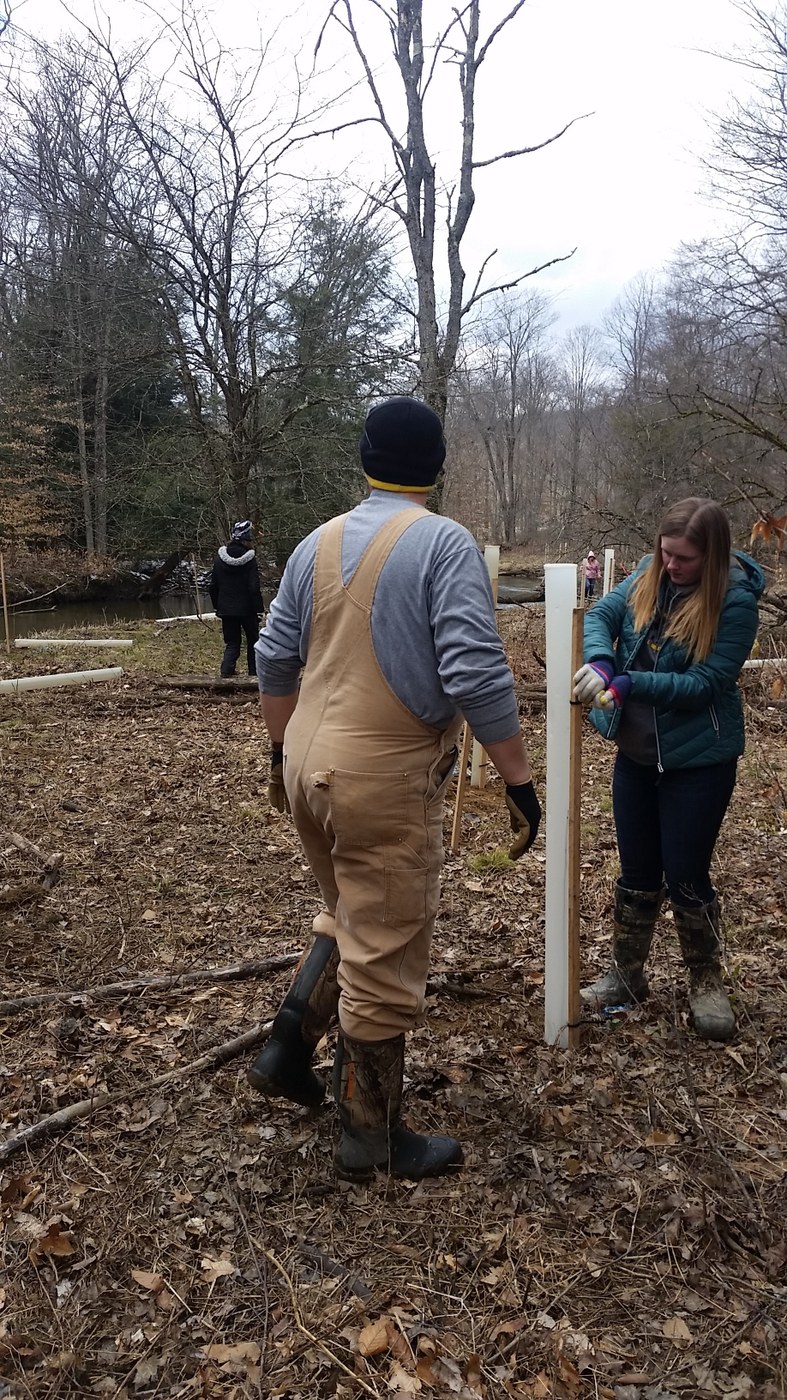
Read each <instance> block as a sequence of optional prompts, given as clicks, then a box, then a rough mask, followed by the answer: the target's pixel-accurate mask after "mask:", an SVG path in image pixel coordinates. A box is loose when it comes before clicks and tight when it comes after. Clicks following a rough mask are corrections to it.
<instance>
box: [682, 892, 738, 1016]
mask: <svg viewBox="0 0 787 1400" xmlns="http://www.w3.org/2000/svg"><path fill="white" fill-rule="evenodd" d="M672 907H673V911H674V914H675V926H676V928H677V930H678V938H679V940H680V951H681V953H682V954H683V961H684V963H685V964H686V969H687V971H688V974H689V1006H690V1007H691V1016H692V1021H693V1022H694V1029H695V1031H696V1032H697V1035H699V1036H701V1037H702V1039H703V1040H729V1039H730V1037H731V1036H733V1035H734V1034H735V1012H734V1011H733V1009H732V1007H731V1006H730V999H729V997H728V996H727V993H726V991H725V989H724V983H723V982H722V980H721V911H720V909H719V901H718V899H717V898H716V897H715V895H714V897H713V899H712V900H711V902H710V904H699V905H696V906H695V907H694V908H693V909H683V908H681V907H680V906H679V905H676V904H673V906H672Z"/></svg>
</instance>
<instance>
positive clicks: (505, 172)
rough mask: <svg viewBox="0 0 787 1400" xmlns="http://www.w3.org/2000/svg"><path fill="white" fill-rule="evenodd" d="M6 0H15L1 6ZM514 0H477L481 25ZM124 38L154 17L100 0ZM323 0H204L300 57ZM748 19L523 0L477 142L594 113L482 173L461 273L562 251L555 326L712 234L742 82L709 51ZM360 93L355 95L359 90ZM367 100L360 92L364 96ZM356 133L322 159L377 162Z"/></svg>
mask: <svg viewBox="0 0 787 1400" xmlns="http://www.w3.org/2000/svg"><path fill="white" fill-rule="evenodd" d="M13 3H14V0H12V4H13ZM510 3H511V0H483V3H482V26H483V29H484V31H487V30H488V29H489V27H490V26H491V24H493V23H494V22H495V21H496V20H497V19H498V18H500V17H501V16H502V15H503V14H504V13H506V11H507V10H508V9H509V8H510ZM102 8H103V11H104V12H105V13H106V14H107V15H109V16H110V17H111V20H112V23H113V28H114V32H115V34H116V35H117V36H118V37H119V38H122V39H123V40H126V41H128V40H130V39H132V38H134V37H137V36H139V37H141V36H143V35H145V34H147V33H150V28H151V19H150V15H149V14H148V15H147V16H146V15H145V13H144V11H143V10H141V9H139V8H138V7H137V4H136V3H135V0H105V3H104V5H103V7H102ZM327 8H328V0H300V3H298V0H289V2H288V0H265V3H264V4H261V5H255V4H254V3H249V0H221V3H220V4H216V3H215V0H204V3H203V9H204V10H205V11H206V12H207V13H209V14H213V16H214V20H213V23H214V27H215V29H216V31H217V32H218V33H219V35H220V37H221V39H222V41H223V42H225V43H227V44H230V45H249V46H251V45H253V43H254V41H255V37H256V33H257V31H258V29H259V30H261V31H262V32H263V33H264V34H270V33H271V30H272V28H273V27H274V25H275V24H277V23H278V24H279V32H278V40H277V42H278V43H279V44H280V45H281V46H284V47H286V48H288V50H289V51H290V52H292V53H294V52H295V51H296V50H298V49H300V55H301V58H300V62H301V67H304V66H308V60H310V58H311V52H312V49H313V35H314V33H315V32H316V29H317V28H318V27H319V24H320V22H321V20H322V18H323V17H324V15H325V13H326V11H327ZM69 9H70V10H71V12H72V14H75V15H82V16H85V17H90V16H91V15H92V13H93V5H92V3H91V2H90V0H71V3H70V4H69ZM355 9H356V11H357V13H358V16H359V20H360V21H362V22H364V23H366V24H367V25H368V26H369V27H368V30H367V31H366V32H367V34H368V38H369V43H370V46H371V50H372V53H373V57H374V59H375V60H376V64H377V68H378V71H379V72H380V73H381V74H382V75H384V72H385V65H386V62H387V61H388V52H389V51H388V45H387V42H386V36H385V31H384V27H382V26H380V25H379V22H378V20H379V16H378V14H377V11H376V10H375V8H374V6H373V5H372V4H371V0H356V4H355ZM425 10H426V13H427V16H436V17H437V18H438V19H439V18H440V16H441V15H442V14H444V13H448V12H449V11H450V4H449V3H448V0H426V4H425ZM15 13H16V17H17V18H18V22H19V24H20V25H21V26H22V27H23V28H25V29H28V30H30V31H32V32H35V33H37V34H39V35H40V34H46V35H48V36H50V37H52V38H54V37H55V36H56V34H57V32H58V30H59V29H61V28H64V27H67V26H69V25H70V24H71V23H72V21H71V20H70V19H69V15H68V13H67V11H66V9H65V7H64V6H63V5H61V4H60V3H57V0H24V3H23V4H19V3H18V0H17V8H16V11H15ZM747 34H748V28H747V25H746V21H745V18H744V16H743V15H742V14H741V13H740V10H739V9H738V8H737V6H736V5H735V4H734V3H732V0H658V3H654V2H653V0H528V3H527V5H526V6H525V7H524V9H523V11H522V13H521V14H520V15H518V16H517V18H516V19H515V20H514V21H513V22H512V24H511V25H510V27H509V28H508V29H507V30H506V31H505V34H504V36H503V38H502V39H501V40H500V41H498V43H497V44H496V46H495V48H494V49H493V50H492V51H491V52H490V57H489V60H488V61H487V63H485V64H484V65H483V67H482V69H481V74H480V78H479V85H478V94H477V97H478V101H477V112H478V123H477V155H478V156H479V157H480V158H484V157H487V156H489V155H493V154H495V153H497V152H498V151H501V150H506V149H510V148H512V147H517V146H520V145H525V144H531V143H535V142H537V141H539V140H542V139H544V137H546V136H548V135H550V134H551V133H552V132H554V131H555V130H557V129H558V128H559V127H561V126H562V125H564V124H565V122H566V121H568V120H569V119H570V118H572V117H576V116H579V115H581V114H582V113H585V112H588V113H592V114H593V115H592V116H589V117H587V118H586V119H585V120H584V121H581V122H579V123H577V125H576V126H575V127H573V128H572V130H571V131H569V132H568V133H567V135H566V136H565V137H563V138H562V140H561V141H560V142H558V143H556V144H555V145H553V146H551V147H549V148H548V149H547V150H545V151H543V152H540V153H538V154H536V155H533V156H529V157H524V158H521V159H519V160H516V161H505V162H503V163H501V164H499V165H496V166H494V167H493V168H492V169H491V170H489V171H487V172H483V171H482V172H479V173H478V177H477V204H476V209H475V211H474V213H473V217H472V220H471V224H470V227H469V230H468V234H467V238H466V243H465V244H464V245H463V246H464V249H465V263H466V265H467V269H468V275H469V276H472V274H473V272H474V270H475V269H476V268H477V266H478V264H479V262H480V261H481V260H482V259H483V258H484V257H485V256H486V255H487V254H488V253H489V252H491V251H492V250H493V249H495V248H496V249H497V250H498V254H497V258H496V260H495V263H494V264H493V265H492V266H493V269H494V270H495V280H503V279H505V278H506V277H510V276H512V275H516V274H517V273H519V272H521V271H523V270H524V269H525V268H528V267H530V266H532V265H533V264H534V263H538V262H543V261H545V260H546V259H548V258H549V257H552V256H555V255H557V254H561V253H565V252H568V251H569V250H570V249H571V248H573V247H574V246H576V248H577V252H576V254H575V256H574V257H573V259H572V260H571V262H570V263H569V264H567V265H565V266H563V267H562V268H559V269H554V270H552V271H550V272H548V273H544V274H541V275H540V276H539V278H538V279H537V280H534V281H533V282H531V283H530V284H529V285H531V286H538V287H540V288H541V289H542V290H544V291H546V292H549V293H550V294H554V295H555V296H556V297H557V303H556V306H557V310H558V312H559V315H560V326H561V328H564V329H567V328H568V327H570V326H571V325H575V324H579V323H581V322H584V321H588V322H597V321H598V320H599V319H600V317H601V315H602V313H603V312H604V310H605V309H606V308H607V307H608V306H609V305H610V303H611V302H612V301H613V300H614V298H615V297H616V295H618V293H619V292H620V290H621V288H622V287H623V286H624V285H625V283H626V282H627V281H628V280H630V279H631V278H632V277H633V276H634V275H635V274H636V273H637V272H639V271H643V270H648V269H655V268H658V267H659V266H660V265H662V264H663V263H664V262H665V261H666V260H667V259H668V258H669V256H670V254H671V253H672V252H673V251H674V250H675V249H676V248H677V246H678V245H679V244H680V243H681V241H689V240H693V239H696V238H700V237H702V236H704V235H707V234H711V233H713V232H714V230H715V229H716V228H718V225H719V215H718V213H717V211H715V210H714V209H713V207H712V206H711V205H710V203H709V202H708V201H707V200H706V199H705V198H703V195H702V193H701V187H702V183H703V174H702V169H701V164H700V157H701V154H702V151H703V149H704V148H705V146H706V144H707V141H708V137H709V126H708V118H709V114H711V113H712V112H713V111H720V110H723V109H724V108H725V107H726V106H727V104H728V103H729V101H730V97H731V95H732V94H733V93H734V92H739V93H742V92H743V84H744V82H745V70H744V69H742V68H741V67H739V66H736V65H735V64H730V63H728V62H724V61H723V60H722V59H720V58H718V57H715V56H714V53H713V52H708V51H709V50H711V51H715V52H731V51H734V50H736V49H737V50H738V51H739V52H740V51H741V49H745V48H746V46H747ZM322 57H323V59H324V62H325V64H326V65H327V67H328V74H329V77H328V81H329V82H330V83H333V84H334V85H335V86H336V87H337V88H338V87H340V86H343V85H344V84H345V83H346V82H347V81H348V80H349V79H351V78H352V77H353V76H356V77H357V67H355V66H354V65H353V62H352V61H351V59H350V58H349V57H348V56H347V55H346V54H343V52H342V48H341V43H340V35H339V33H338V31H334V33H333V37H332V38H330V39H329V40H328V41H327V42H326V44H325V46H324V48H323V51H322ZM450 95H451V90H450V89H448V88H443V89H442V90H441V91H440V93H439V94H438V96H439V102H438V104H437V108H436V110H435V111H434V112H433V114H432V123H433V124H432V127H431V130H432V133H433V141H434V144H435V149H436V150H437V153H438V170H439V173H442V174H443V175H444V177H445V178H447V177H448V175H449V173H450V147H451V141H452V138H453V136H454V134H455V132H456V130H457V126H456V111H455V108H454V107H452V106H451V103H450ZM361 100H362V95H361V94H359V95H358V96H356V98H355V99H354V101H355V102H356V103H358V102H360V101H361ZM364 100H365V99H364ZM347 140H348V142H352V141H353V140H354V141H355V147H354V149H353V148H352V146H351V145H347V146H345V147H341V146H337V143H336V142H332V143H330V144H329V143H327V142H326V143H325V144H324V146H323V151H322V154H318V155H317V156H315V157H313V158H314V159H316V160H317V161H318V162H319V161H325V162H329V161H330V162H332V163H333V164H334V165H336V163H337V162H339V161H346V159H347V158H348V152H349V153H350V155H351V156H352V157H353V158H357V159H358V161H359V163H360V169H359V174H360V176H361V179H363V178H364V176H368V178H369V179H373V178H374V177H375V175H382V173H383V171H384V168H385V165H386V162H388V153H387V150H386V148H385V145H384V143H383V139H382V136H380V137H379V138H378V137H377V136H376V135H375V132H374V129H373V128H371V127H364V128H362V131H361V134H359V133H355V135H354V137H352V138H347Z"/></svg>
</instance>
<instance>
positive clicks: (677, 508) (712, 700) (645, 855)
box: [574, 497, 765, 1040]
mask: <svg viewBox="0 0 787 1400" xmlns="http://www.w3.org/2000/svg"><path fill="white" fill-rule="evenodd" d="M764 584H765V579H764V576H763V573H762V570H761V569H760V567H759V565H757V564H756V563H755V562H754V560H753V559H749V558H748V556H747V555H745V554H741V553H737V552H736V553H731V550H730V527H729V522H728V520H727V517H726V515H725V513H724V511H723V510H722V508H721V506H719V505H717V504H716V502H715V501H711V500H702V499H700V498H698V497H691V498H689V499H688V500H685V501H679V502H678V503H677V505H674V506H672V507H671V509H670V510H668V511H667V514H666V515H665V517H664V519H663V520H662V522H661V524H660V526H659V529H658V533H657V535H656V542H655V548H654V552H653V554H652V555H648V556H646V558H644V559H643V560H642V562H641V564H640V565H639V567H638V568H637V569H636V570H635V572H634V573H633V574H632V575H631V577H630V578H628V579H626V580H625V582H624V583H621V584H619V586H618V587H617V588H615V589H613V591H612V592H611V593H608V594H607V596H606V597H605V598H603V599H601V601H600V602H599V603H597V604H596V606H595V607H594V608H593V610H592V612H590V613H589V614H588V616H587V618H586V623H585V664H584V666H582V668H581V669H580V670H579V671H578V672H577V674H576V676H575V677H574V698H575V699H577V700H581V701H583V702H585V703H590V704H592V706H593V709H592V710H591V720H592V722H593V724H594V725H595V727H596V728H597V729H598V730H599V731H600V733H602V734H603V735H604V737H605V738H607V739H610V740H612V742H614V743H615V744H616V745H617V748H618V753H617V758H616V760H615V769H614V774H613V780H612V799H613V809H614V814H615V829H616V834H617V843H618V854H619V856H620V866H621V873H620V878H619V880H618V882H617V885H616V888H615V900H614V912H613V917H614V924H613V943H612V952H613V965H612V968H611V970H610V971H609V972H608V973H607V974H606V975H605V976H604V977H601V978H600V979H599V980H598V981H597V982H594V983H593V984H592V986H590V987H586V988H584V989H583V992H582V996H583V999H584V1000H585V1002H586V1003H587V1004H589V1005H591V1006H594V1007H596V1008H598V1007H603V1006H614V1005H618V1004H624V1003H626V1002H631V1001H637V1002H638V1001H643V1000H644V998H645V997H646V996H647V994H648V981H647V976H646V974H645V962H646V960H647V956H648V953H649V952H650V945H651V941H652V938H653V930H654V927H655V924H656V920H657V918H658V915H659V910H660V908H661V903H662V899H663V895H664V889H665V887H666V892H667V893H668V895H669V898H670V901H671V903H672V908H673V912H674V916H675V925H676V928H677V931H678V938H679V941H680V947H681V953H682V955H683V960H684V963H685V965H686V968H687V970H688V975H689V1004H690V1007H691V1012H692V1017H693V1021H694V1026H695V1029H696V1031H697V1033H698V1034H699V1035H701V1036H704V1037H705V1038H706V1039H709V1040H728V1039H729V1038H730V1036H731V1035H732V1034H733V1033H734V1030H735V1016H734V1014H733V1010H732V1007H731V1006H730V1001H729V997H728V996H727V993H726V991H725V989H724V985H723V983H722V979H721V958H720V950H721V938H720V913H719V901H718V897H717V894H716V891H715V890H714V888H713V885H712V883H711V879H710V864H711V859H712V857H713V850H714V847H715V844H716V839H717V837H718V834H719V830H720V828H721V824H722V821H723V820H724V815H725V813H726V811H727V807H728V805H729V801H730V798H731V796H732V792H733V789H734V787H735V776H736V769H737V762H738V758H739V757H740V755H741V754H742V753H743V747H744V726H743V709H742V706H741V698H740V692H739V690H738V677H739V675H740V671H741V668H742V666H743V663H744V661H745V660H746V658H747V656H748V655H749V652H750V651H751V647H752V643H753V642H754V638H755V635H756V632H757V620H758V619H757V600H758V599H759V597H760V595H761V593H762V591H763V588H764Z"/></svg>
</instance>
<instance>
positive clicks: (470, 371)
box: [451, 292, 555, 545]
mask: <svg viewBox="0 0 787 1400" xmlns="http://www.w3.org/2000/svg"><path fill="white" fill-rule="evenodd" d="M553 320H554V317H553V315H552V313H551V309H550V304H549V301H548V300H547V298H546V297H544V296H542V295H540V294H539V293H537V292H534V293H531V294H530V295H529V296H522V295H520V296H516V295H512V294H510V293H503V294H500V295H499V296H498V297H497V299H496V302H495V304H494V308H493V310H492V311H491V314H490V315H489V316H488V317H487V318H485V319H484V320H483V321H482V322H481V323H479V325H478V327H477V328H476V330H475V333H474V334H472V335H468V336H467V337H466V339H465V342H464V345H463V355H462V363H461V368H459V369H458V370H457V373H456V394H455V397H454V404H455V407H454V409H453V410H452V415H451V416H452V420H454V419H456V420H458V421H459V423H463V424H464V430H465V434H466V435H469V436H470V437H471V438H472V439H474V440H475V441H476V442H477V444H478V446H479V447H480V449H481V453H482V460H483V461H484V462H485V465H486V469H487V473H488V477H489V482H490V484H491V487H492V506H493V512H494V516H493V522H492V523H493V529H494V532H495V538H497V539H499V540H500V542H501V543H502V544H506V545H513V544H517V543H520V542H521V541H523V540H527V539H532V538H533V536H534V534H535V531H536V528H537V523H538V514H539V508H540V504H541V497H542V493H543V489H544V481H545V477H546V474H547V473H546V470H545V467H546V463H545V460H544V456H543V451H542V449H543V431H542V430H543V425H544V422H545V419H546V416H547V414H548V412H549V409H550V407H551V406H552V402H553V398H554V393H555V376H554V368H553V365H552V363H551V360H550V358H549V355H548V354H547V352H546V350H545V346H544V337H545V333H546V330H547V328H548V327H549V325H550V324H551V322H552V321H553ZM452 426H453V422H452Z"/></svg>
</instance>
